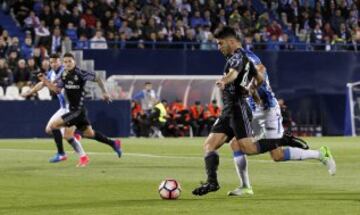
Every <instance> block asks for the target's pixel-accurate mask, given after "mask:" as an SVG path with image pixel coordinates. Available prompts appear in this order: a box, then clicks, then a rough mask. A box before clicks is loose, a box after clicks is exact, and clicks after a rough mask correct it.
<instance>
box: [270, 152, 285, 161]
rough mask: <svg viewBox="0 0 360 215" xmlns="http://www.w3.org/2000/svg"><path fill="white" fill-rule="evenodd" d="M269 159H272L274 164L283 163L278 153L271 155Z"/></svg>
mask: <svg viewBox="0 0 360 215" xmlns="http://www.w3.org/2000/svg"><path fill="white" fill-rule="evenodd" d="M271 157H272V159H273V161H275V162H281V161H284V156H283V155H281V154H279V153H277V154H272V155H271Z"/></svg>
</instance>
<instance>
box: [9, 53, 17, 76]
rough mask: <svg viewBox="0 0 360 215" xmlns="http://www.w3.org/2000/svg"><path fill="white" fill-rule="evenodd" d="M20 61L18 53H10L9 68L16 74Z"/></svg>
mask: <svg viewBox="0 0 360 215" xmlns="http://www.w3.org/2000/svg"><path fill="white" fill-rule="evenodd" d="M18 60H19V55H18V52H17V51H14V50H12V51H10V54H9V57H8V67H9V69H10V70H11V71H12V72H13V73H14V71H15V69H16V68H17V65H18V64H17V62H18Z"/></svg>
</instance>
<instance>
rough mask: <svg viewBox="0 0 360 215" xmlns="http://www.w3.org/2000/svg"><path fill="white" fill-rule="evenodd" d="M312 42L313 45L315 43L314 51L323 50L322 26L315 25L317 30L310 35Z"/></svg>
mask: <svg viewBox="0 0 360 215" xmlns="http://www.w3.org/2000/svg"><path fill="white" fill-rule="evenodd" d="M310 40H311V42H312V43H315V45H314V49H315V50H321V49H323V48H322V46H323V44H322V43H323V32H322V30H321V27H320V24H316V25H315V29H314V30H313V31H312V32H311V34H310Z"/></svg>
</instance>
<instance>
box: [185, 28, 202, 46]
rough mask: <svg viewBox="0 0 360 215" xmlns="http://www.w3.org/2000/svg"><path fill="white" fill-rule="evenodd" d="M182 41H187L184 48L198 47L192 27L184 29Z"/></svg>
mask: <svg viewBox="0 0 360 215" xmlns="http://www.w3.org/2000/svg"><path fill="white" fill-rule="evenodd" d="M184 42H187V45H186V49H189V50H196V49H199V45H198V44H197V41H196V38H195V32H194V30H193V29H188V30H186V37H185V39H184Z"/></svg>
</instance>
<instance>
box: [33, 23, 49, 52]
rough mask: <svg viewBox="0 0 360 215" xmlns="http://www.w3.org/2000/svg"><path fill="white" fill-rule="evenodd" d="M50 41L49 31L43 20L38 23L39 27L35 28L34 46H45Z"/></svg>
mask: <svg viewBox="0 0 360 215" xmlns="http://www.w3.org/2000/svg"><path fill="white" fill-rule="evenodd" d="M49 40H50V31H49V28H48V27H47V26H46V23H45V21H44V20H41V21H40V25H39V27H37V28H35V42H34V44H35V46H37V45H47V44H48V43H49Z"/></svg>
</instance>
